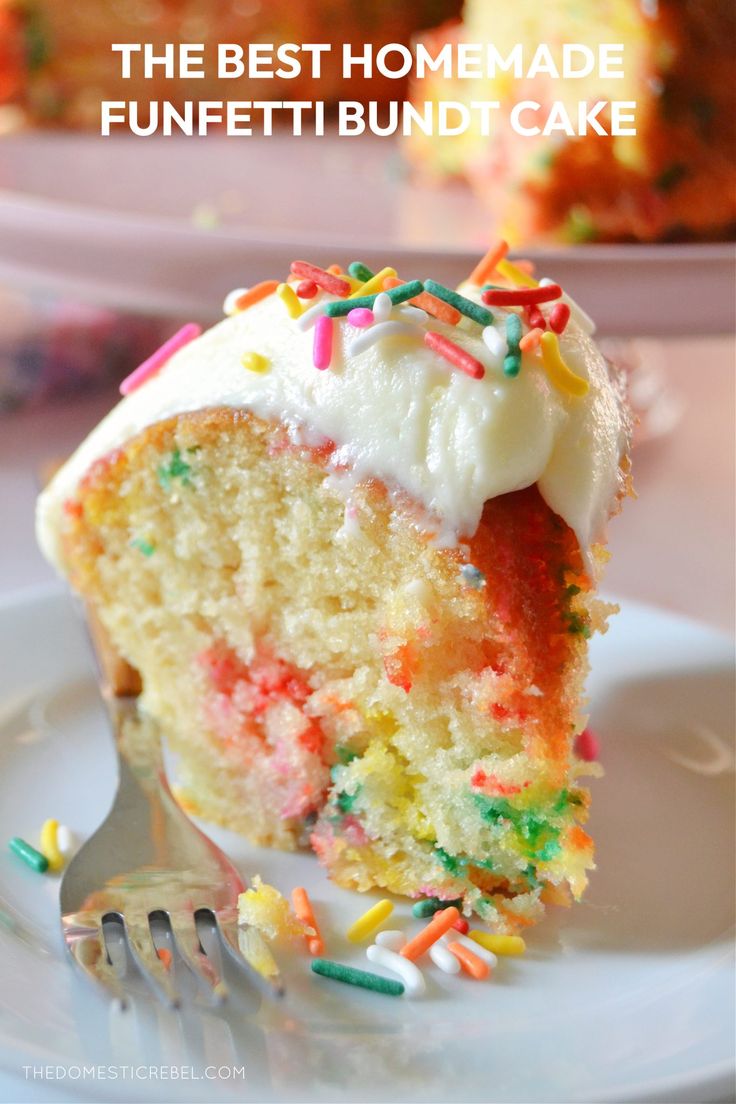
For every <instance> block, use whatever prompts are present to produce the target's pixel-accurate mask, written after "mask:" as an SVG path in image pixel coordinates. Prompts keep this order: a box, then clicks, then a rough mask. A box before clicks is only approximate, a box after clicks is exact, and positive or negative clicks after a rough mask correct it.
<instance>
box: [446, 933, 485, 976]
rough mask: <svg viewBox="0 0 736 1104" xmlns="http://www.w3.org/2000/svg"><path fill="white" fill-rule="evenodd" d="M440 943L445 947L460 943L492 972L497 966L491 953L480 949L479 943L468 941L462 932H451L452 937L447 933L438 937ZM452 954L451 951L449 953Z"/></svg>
mask: <svg viewBox="0 0 736 1104" xmlns="http://www.w3.org/2000/svg"><path fill="white" fill-rule="evenodd" d="M440 942H441V943H444V945H445V947H447V945H448V944H449V943H462V945H463V947H467V948H468V950H469V951H472V952H473V954H475V955H477V956H478V958H481V959H482V960H483V961H484V962H487V963H488V965H489V966H490V968H491V969H492V970H495V968H496V966H498V959H497V958H496V956H495V954H494V953H493V951H487V950H486V949H485V947H481V945H480V943H476V942H475V940H474V939H468V937H467V935H463V934H462V932H456V931H453V932H452V935H450V933H449V932H447V933H446V934H445V935H443V936H440ZM450 954H452V951H450Z"/></svg>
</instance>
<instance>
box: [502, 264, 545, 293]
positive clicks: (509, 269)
mask: <svg viewBox="0 0 736 1104" xmlns="http://www.w3.org/2000/svg"><path fill="white" fill-rule="evenodd" d="M496 272H498V274H499V275H500V276H503V278H504V279H505V280H508V281H509V283H510V284H520V285H521V287H529V288H533V287H537V286H538V285H537V281H536V280H535V279H533V277H531V276H529V275H528V274H527V273H526V272H524V270H523V269H522V268H517V266H516V265H515V264H512V263H511V261H509V260H506V259H504V260H502V261H499V262H498V264H497V265H496Z"/></svg>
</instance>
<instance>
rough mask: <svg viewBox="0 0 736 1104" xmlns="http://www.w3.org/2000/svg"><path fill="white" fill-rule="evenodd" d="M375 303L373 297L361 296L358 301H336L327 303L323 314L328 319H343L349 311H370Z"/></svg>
mask: <svg viewBox="0 0 736 1104" xmlns="http://www.w3.org/2000/svg"><path fill="white" fill-rule="evenodd" d="M375 301H376V297H375V295H362V296H361V297H360V299H338V300H337V301H336V302H334V303H327V304H326V305H325V308H324V313H325V314H326V315H327V317H328V318H343V317H344V316H345V315H347V314H350V312H351V310H360V309H361V308H363V309H365V310H370V309H371V307H372V306H373V304H374V303H375Z"/></svg>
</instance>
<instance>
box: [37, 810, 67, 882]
mask: <svg viewBox="0 0 736 1104" xmlns="http://www.w3.org/2000/svg"><path fill="white" fill-rule="evenodd" d="M58 833H59V822H58V820H53V818H52V819H49V820H45V821H44V822H43V827H42V828H41V851H42V852H43V854H44V855H45V856H46V858H47V859H48V860H49V870H52V871H53V872H54V873H57V872H58V871H59V870H62V869H63V867H64V856H63V855H62V853H61V851H60V850H59V840H58Z"/></svg>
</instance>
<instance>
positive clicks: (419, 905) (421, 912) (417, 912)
mask: <svg viewBox="0 0 736 1104" xmlns="http://www.w3.org/2000/svg"><path fill="white" fill-rule="evenodd" d="M461 904H462V898H461V897H457V898H456V899H455V900H454V901H441V900H440V898H439V897H425V898H424V900H423V901H417V902H416V904H414V905H412V906H411V914H412V916H417V917H418V918H419V919H420V920H424V919H426V917H427V916H434V914H435V913H436V912H439V911H440V909H446V908H449V907H450V906H451V905H454V906H455V908H457V907H458V906H459V905H461Z"/></svg>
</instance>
